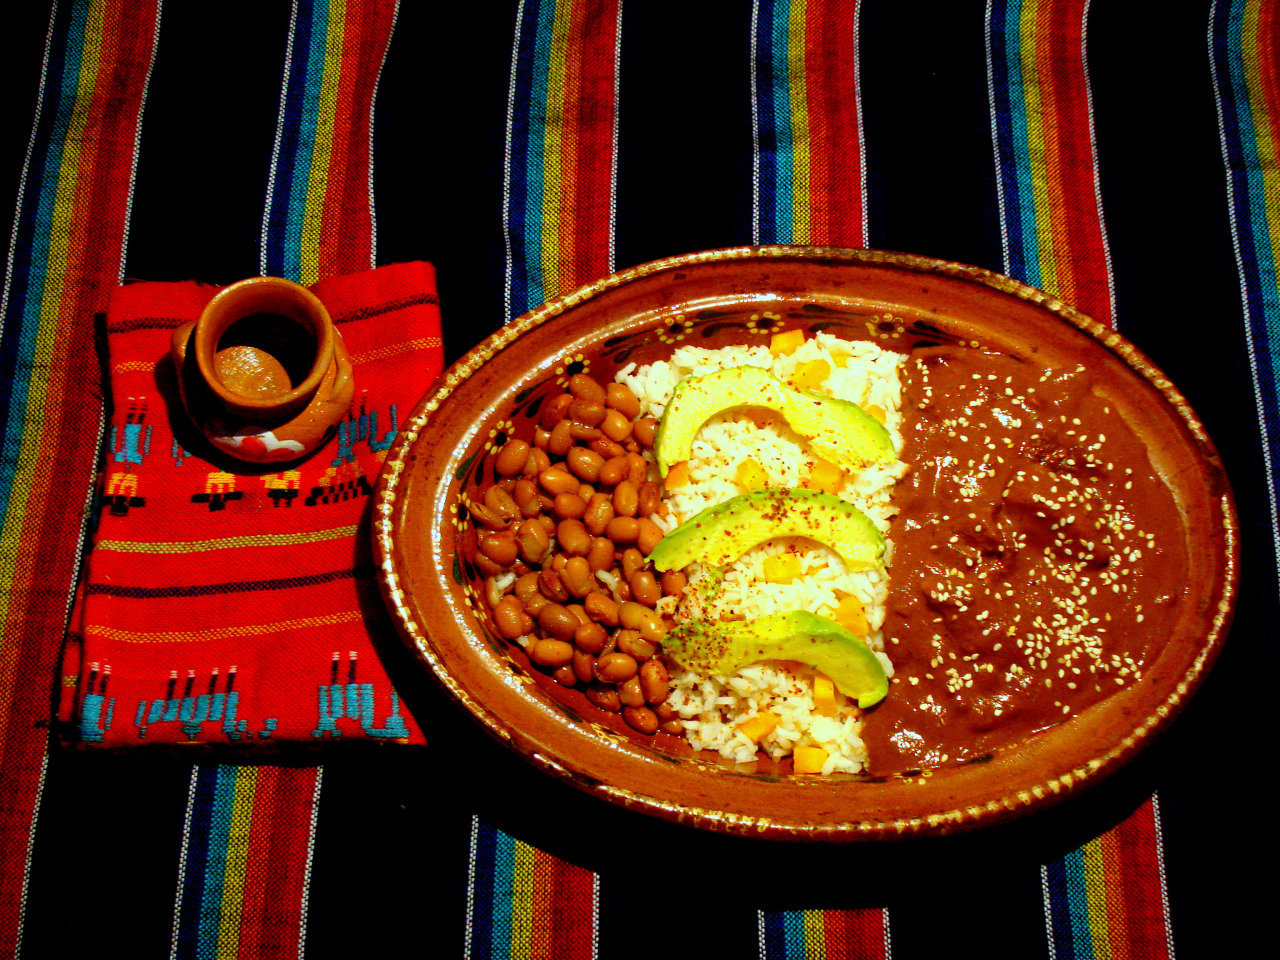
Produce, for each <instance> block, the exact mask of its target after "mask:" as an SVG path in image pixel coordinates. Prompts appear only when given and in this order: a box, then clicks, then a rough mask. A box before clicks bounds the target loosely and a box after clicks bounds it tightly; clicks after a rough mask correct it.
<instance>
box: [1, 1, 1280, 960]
mask: <svg viewBox="0 0 1280 960" xmlns="http://www.w3.org/2000/svg"><path fill="white" fill-rule="evenodd" d="M5 20H6V26H5V31H4V36H3V39H2V40H0V45H2V46H3V52H4V60H5V66H6V69H7V71H8V74H9V78H10V79H9V83H8V84H6V89H5V96H4V98H3V104H2V106H0V110H3V114H2V116H3V124H4V128H3V129H4V133H5V136H4V138H3V141H2V142H3V153H2V163H3V177H4V183H5V184H6V185H7V186H6V190H7V191H8V192H7V196H8V198H9V201H8V202H9V203H10V204H11V206H10V209H11V210H12V211H13V213H12V217H11V221H10V222H11V226H10V232H9V241H8V245H7V246H6V248H5V249H6V250H7V254H6V270H5V278H4V286H3V293H2V297H0V311H2V320H0V322H2V323H3V327H2V328H0V416H2V417H3V418H4V434H3V436H4V440H3V453H2V455H0V518H2V522H3V529H2V536H3V546H2V547H0V605H2V606H3V611H4V618H3V623H4V627H3V629H4V633H3V641H2V646H0V781H2V782H3V789H2V790H0V956H6V957H7V956H23V957H69V956H81V955H97V954H101V953H102V952H103V951H116V952H119V951H120V950H126V951H127V952H128V955H130V956H138V957H155V956H172V957H182V958H185V957H215V956H216V957H222V956H246V957H248V956H266V957H276V956H304V955H305V956H359V957H382V956H391V955H404V950H405V949H407V950H409V951H412V953H410V955H420V956H432V957H435V956H441V957H443V956H469V957H476V958H481V957H507V956H511V957H521V956H524V957H557V958H570V957H580V956H581V957H595V956H599V957H612V956H622V955H631V954H639V953H643V954H644V955H646V956H650V955H653V954H654V953H656V952H657V951H659V950H663V951H667V952H669V953H672V955H675V956H704V955H705V956H712V955H714V956H760V957H768V958H781V957H797V958H798V957H832V958H835V957H890V956H892V957H894V958H896V960H911V958H923V957H939V956H953V955H961V956H964V955H975V956H977V955H981V956H986V957H1017V958H1028V957H1054V958H1067V957H1070V958H1085V957H1095V958H1103V957H1114V958H1163V957H1174V956H1181V957H1223V956H1227V957H1230V956H1240V955H1243V952H1244V951H1243V948H1241V946H1240V945H1241V944H1254V943H1255V941H1256V943H1257V944H1265V943H1266V942H1274V937H1273V936H1270V935H1268V934H1267V931H1268V930H1272V931H1274V927H1273V926H1272V924H1273V922H1274V917H1275V910H1274V903H1273V901H1274V896H1273V894H1274V892H1275V883H1274V881H1273V880H1270V879H1268V878H1269V877H1272V876H1273V872H1274V869H1275V867H1274V864H1275V855H1276V853H1277V850H1276V829H1275V814H1274V809H1273V808H1274V806H1275V799H1274V797H1275V795H1274V792H1273V791H1272V790H1270V788H1269V787H1268V784H1269V782H1270V779H1271V778H1270V777H1268V776H1267V774H1266V772H1265V771H1266V770H1267V766H1268V760H1269V759H1270V750H1271V748H1272V746H1273V744H1274V743H1275V742H1276V739H1277V736H1276V735H1277V733H1278V732H1280V729H1278V728H1280V724H1278V723H1277V713H1278V711H1277V709H1276V699H1277V696H1276V691H1277V689H1278V688H1280V655H1278V653H1277V647H1278V644H1277V639H1276V626H1275V625H1276V623H1277V621H1278V620H1280V604H1278V600H1277V587H1278V586H1280V580H1278V577H1277V561H1278V549H1280V548H1278V546H1277V545H1278V542H1280V539H1278V538H1280V520H1278V519H1277V515H1276V508H1275V489H1276V487H1275V477H1274V476H1273V465H1274V463H1275V460H1276V455H1277V453H1280V449H1278V448H1277V446H1276V440H1275V439H1274V434H1275V431H1276V429H1277V426H1278V425H1280V420H1278V419H1277V417H1278V416H1280V403H1278V398H1277V384H1278V383H1280V360H1277V351H1278V350H1280V298H1278V291H1277V254H1278V253H1280V169H1278V167H1277V151H1278V148H1280V129H1278V126H1277V125H1278V124H1280V78H1278V64H1277V36H1278V34H1280V3H1277V2H1276V0H1214V2H1209V0H1188V2H1180V3H1172V4H1159V5H1156V4H1137V3H1129V2H1124V0H1093V2H1088V0H1022V2H1018V0H988V2H986V3H983V2H977V0H950V2H948V0H937V2H916V3H908V2H905V0H830V2H826V3H822V2H819V0H754V2H753V0H684V2H680V3H672V2H667V0H489V2H485V3H435V4H416V3H402V4H397V3H393V2H390V0H381V2H378V0H328V2H326V0H294V2H293V3H289V2H284V0H224V2H220V3H217V4H195V3H182V2H178V0H169V2H168V3H164V4H162V3H160V2H159V0H65V2H59V3H56V4H53V5H52V6H51V7H45V6H44V5H40V4H30V5H24V8H23V12H21V13H17V12H15V11H13V10H6V13H5ZM747 243H802V244H809V243H813V244H834V245H841V246H855V247H862V246H866V247H876V248H887V249H896V250H904V251H910V252H914V253H920V254H924V255H928V256H934V257H940V258H945V259H950V260H957V261H961V262H965V263H971V264H977V265H980V266H983V267H988V268H992V269H995V270H998V271H1001V272H1004V273H1008V274H1011V275H1013V276H1015V277H1017V278H1020V279H1022V280H1025V281H1027V282H1029V283H1031V284H1034V285H1036V286H1039V287H1041V288H1043V289H1045V290H1047V291H1049V292H1050V293H1052V294H1054V295H1055V296H1058V297H1060V298H1062V299H1064V300H1066V301H1069V302H1071V303H1073V304H1076V305H1078V306H1079V307H1080V308H1082V309H1083V310H1084V311H1085V312H1087V313H1089V314H1091V315H1092V316H1094V317H1095V318H1097V319H1098V320H1100V321H1103V322H1105V323H1107V324H1111V325H1114V326H1115V327H1116V328H1117V329H1118V330H1120V331H1121V332H1122V333H1123V334H1125V335H1126V336H1128V337H1129V338H1131V339H1132V340H1134V341H1135V342H1136V343H1137V344H1138V345H1139V346H1140V347H1141V348H1142V349H1143V350H1144V351H1146V352H1147V353H1148V354H1149V355H1150V356H1151V357H1152V358H1153V359H1154V360H1155V361H1156V363H1157V364H1159V365H1160V366H1162V367H1163V369H1164V370H1165V371H1166V372H1167V373H1168V374H1169V375H1170V377H1171V378H1172V379H1173V381H1174V382H1175V383H1176V384H1177V385H1178V386H1179V387H1180V389H1181V390H1182V391H1183V392H1184V393H1185V394H1186V395H1187V396H1188V397H1189V399H1190V401H1191V402H1192V404H1193V405H1194V406H1195V407H1196V409H1197V411H1198V412H1199V414H1200V415H1201V416H1202V418H1203V420H1204V422H1205V423H1206V425H1207V427H1208V429H1209V431H1210V433H1211V434H1212V436H1213V437H1214V438H1215V440H1216V442H1217V443H1218V445H1219V447H1220V449H1221V451H1222V454H1223V457H1224V460H1225V462H1226V464H1227V468H1228V470H1229V472H1230V475H1231V477H1232V481H1233V484H1234V487H1235V492H1236V496H1237V499H1238V502H1239V507H1240V513H1241V517H1242V523H1243V528H1244V529H1243V556H1244V563H1243V581H1242V591H1241V599H1240V604H1239V607H1238V612H1237V617H1236V626H1235V629H1234V631H1233V635H1232V637H1231V639H1230V641H1229V643H1228V645H1227V648H1226V650H1225V652H1224V654H1223V656H1222V658H1221V660H1220V661H1219V664H1218V667H1217V668H1216V670H1215V671H1214V673H1213V674H1212V676H1211V677H1210V679H1209V681H1208V683H1207V685H1206V686H1205V688H1204V689H1203V690H1202V691H1201V693H1200V694H1199V695H1198V696H1197V698H1196V699H1195V700H1194V702H1193V703H1192V704H1191V706H1190V707H1189V708H1188V710H1187V711H1186V712H1185V714H1184V715H1183V716H1182V717H1181V718H1180V719H1179V720H1178V721H1177V723H1176V724H1175V725H1174V727H1173V728H1172V729H1171V730H1170V731H1169V733H1168V734H1167V735H1166V736H1165V737H1163V738H1162V739H1161V740H1160V741H1159V742H1158V743H1157V744H1156V745H1155V746H1154V747H1153V748H1152V749H1151V750H1150V751H1148V752H1147V753H1146V754H1144V755H1143V756H1142V757H1141V758H1140V759H1139V760H1138V761H1137V762H1136V763H1135V764H1134V765H1133V766H1132V767H1130V768H1129V769H1127V770H1126V771H1124V772H1123V773H1122V774H1120V775H1119V776H1118V777H1116V778H1115V779H1113V780H1112V781H1110V782H1108V783H1106V784H1105V785H1104V786H1102V787H1100V788H1098V789H1095V790H1093V791H1091V792H1089V793H1087V794H1085V795H1083V796H1081V797H1080V798H1078V799H1075V800H1073V801H1071V802H1069V803H1068V804H1066V805H1065V806H1062V807H1059V808H1056V809H1054V810H1052V811H1049V812H1047V813H1045V814H1043V815H1040V816H1037V817H1034V818H1032V819H1030V820H1027V821H1025V822H1022V823H1018V824H1015V825H1011V826H1009V827H1002V828H998V829H995V830H988V831H983V832H979V833H975V834H971V835H965V836H960V837H955V838H948V839H944V840H942V841H936V842H926V843H904V844H892V845H888V846H884V847H881V846H870V847H867V846H859V847H852V848H850V847H827V846H791V845H780V844H764V843H757V842H752V841H746V840H736V839H731V838H724V837H712V836H705V835H702V834H698V833H694V832H692V831H689V830H685V829H682V828H676V827H671V826H668V825H665V824H659V823H657V822H653V821H650V820H648V819H644V818H637V817H635V816H633V815H628V814H625V813H623V812H622V811H620V810H615V809H614V808H612V807H607V808H606V807H605V806H604V805H603V804H600V803H598V802H596V801H594V800H591V799H590V798H588V797H586V796H583V795H580V794H578V793H576V792H575V791H572V790H571V789H570V788H568V787H566V786H563V785H561V784H559V783H558V782H554V781H552V780H550V778H547V777H545V776H542V775H540V774H537V773H536V772H535V771H533V770H532V769H531V768H529V767H527V766H526V765H525V764H524V763H523V762H521V761H519V760H518V759H516V758H514V757H511V756H508V755H507V754H506V753H505V752H504V751H503V750H502V749H501V748H500V747H498V746H497V745H496V744H493V743H491V742H490V741H489V740H488V739H487V738H485V737H484V736H483V734H481V733H479V732H478V731H476V730H475V729H473V728H471V727H470V726H469V725H468V724H466V723H463V722H461V721H460V719H459V716H458V714H456V713H454V712H453V711H452V710H451V708H450V705H448V704H446V703H443V702H440V701H439V700H438V699H437V695H436V694H434V693H433V691H432V690H431V688H429V687H428V686H427V685H426V684H423V689H422V690H421V691H419V692H418V695H417V697H416V702H415V703H411V704H410V705H411V706H412V707H413V709H414V712H415V715H416V716H417V717H418V719H419V720H420V721H421V723H422V725H423V727H424V729H425V730H426V731H427V735H428V738H429V739H430V741H431V743H430V746H429V747H428V749H427V752H426V754H425V758H424V755H423V754H419V753H414V752H408V753H406V752H403V751H401V752H399V753H397V752H396V751H395V750H394V749H391V750H384V751H379V752H378V753H377V754H375V755H372V756H364V755H361V756H339V755H337V754H335V755H333V756H323V755H322V756H320V757H319V758H317V759H316V760H315V761H314V762H307V763H304V764H296V763H295V764H292V765H288V764H279V763H276V764H272V763H267V764H261V765H254V764H231V763H226V764H223V763H213V762H207V763H200V762H192V761H191V760H181V759H175V760H168V759H165V760H160V759H155V758H151V757H143V756H136V757H135V756H130V755H128V754H126V755H123V756H121V755H111V756H107V755H96V754H94V753H93V752H92V751H80V752H76V753H71V752H68V751H65V750H63V749H60V748H58V747H56V746H52V745H51V744H50V742H49V724H48V718H49V717H50V715H51V704H52V702H53V700H54V698H55V696H56V694H57V691H58V688H59V687H60V685H61V683H62V680H61V678H60V676H59V666H58V663H59V661H58V653H59V646H60V642H61V638H62V635H63V632H64V629H65V624H66V619H67V617H68V613H69V609H70V604H71V599H72V590H73V585H74V583H75V582H76V580H77V576H78V573H79V570H80V565H81V547H82V546H83V544H84V543H86V542H87V537H88V530H89V527H90V520H91V515H92V512H93V509H94V507H93V505H94V500H93V479H94V473H95V463H96V458H97V455H98V450H99V448H100V446H101V444H102V442H103V440H104V437H103V430H102V422H103V420H102V410H103V392H102V389H101V386H100V380H99V376H98V364H99V359H98V355H97V353H96V351H95V344H94V317H95V315H96V314H98V313H99V312H101V311H102V310H103V309H104V307H105V305H106V303H107V300H108V297H109V295H110V292H111V290H112V289H113V287H115V286H116V285H117V284H118V283H120V282H121V281H122V280H124V279H125V278H136V279H147V280H184V279H199V280H203V281H207V282H211V283H227V282H231V281H234V280H237V279H240V278H242V277H246V276H252V275H256V274H258V273H269V274H278V275H284V276H287V277H291V278H293V279H297V280H300V281H302V282H304V283H311V282H314V281H315V280H317V279H319V278H324V277H328V276H332V275H335V274H339V273H345V272H352V271H357V270H364V269H368V268H369V267H371V266H377V265H381V264H386V263H393V262H401V261H409V260H429V261H431V262H433V263H434V264H435V266H436V268H437V270H438V277H439V291H440V300H441V308H442V312H443V316H444V333H445V345H446V351H447V354H448V358H449V359H453V358H456V357H457V356H458V355H460V354H461V353H462V352H463V351H465V350H466V349H467V348H469V347H470V346H472V345H473V344H474V343H476V342H477V341H479V340H480V339H481V338H483V337H484V336H486V335H487V334H489V333H490V332H491V331H493V330H494V329H496V328H498V327H499V326H500V325H501V324H503V323H504V322H506V321H507V320H508V319H510V318H511V317H513V316H516V315H518V314H520V313H522V312H524V311H526V310H528V309H530V308H532V307H534V306H536V305H538V304H539V303H541V302H543V301H545V300H547V299H548V298H551V297H553V296H555V295H557V294H560V293H563V292H566V291H568V290H571V289H573V288H574V287H575V286H577V285H579V284H582V283H584V282H586V281H590V280H592V279H595V278H597V277H599V276H601V275H604V274H606V273H608V272H610V271H611V270H613V269H615V268H621V267H626V266H629V265H633V264H637V263H641V262H645V261H648V260H653V259H656V258H659V257H663V256H668V255H673V254H680V253H686V252H692V251H695V250H700V249H710V248H715V247H726V246H736V245H741V244H747ZM401 945H404V947H401Z"/></svg>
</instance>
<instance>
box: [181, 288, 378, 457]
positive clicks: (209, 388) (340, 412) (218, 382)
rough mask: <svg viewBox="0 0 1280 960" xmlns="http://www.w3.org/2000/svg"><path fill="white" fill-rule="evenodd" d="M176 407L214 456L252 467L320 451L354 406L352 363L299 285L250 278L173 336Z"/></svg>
mask: <svg viewBox="0 0 1280 960" xmlns="http://www.w3.org/2000/svg"><path fill="white" fill-rule="evenodd" d="M170 352H171V355H172V357H173V362H174V364H175V366H176V367H177V370H178V383H179V385H180V388H181V393H182V401H183V405H184V406H185V407H186V410H187V413H188V414H189V415H190V417H191V419H192V420H193V421H194V422H195V424H196V426H197V427H198V428H199V429H200V431H201V433H203V434H204V436H205V437H206V438H207V439H208V440H209V442H210V443H212V444H213V445H214V446H215V447H217V448H218V449H219V450H220V451H222V452H224V453H226V454H229V455H231V456H233V457H236V458H237V459H240V460H246V461H249V462H253V463H271V462H276V461H288V460H296V459H298V458H300V457H304V456H306V455H307V454H309V453H311V452H312V451H314V450H315V449H316V448H318V447H320V446H321V445H322V444H324V442H325V441H326V440H328V438H329V436H330V435H331V434H332V433H333V431H334V430H335V429H336V428H337V425H338V423H339V421H341V420H342V419H343V418H344V417H345V416H346V415H347V412H348V410H349V409H350V407H351V398H352V395H353V393H354V383H353V381H352V376H351V357H350V355H349V354H348V353H347V348H346V345H345V344H344V343H343V341H342V335H341V334H340V333H339V332H338V330H337V328H336V327H335V326H334V325H333V320H332V318H330V316H329V311H328V310H326V309H325V307H324V304H323V303H321V302H320V300H319V299H318V298H317V297H316V295H315V294H313V293H312V292H311V291H310V290H308V289H307V288H306V287H303V286H300V285H299V284H296V283H294V282H293V281H291V280H285V279H282V278H280V277H253V278H251V279H248V280H241V281H240V282H239V283H234V284H232V285H231V286H229V287H225V288H224V289H222V290H221V291H219V292H218V294H217V295H215V296H214V298H213V299H212V300H210V301H209V303H208V305H206V306H205V308H204V312H203V313H202V314H201V315H200V319H199V320H197V321H194V322H191V323H186V324H183V325H182V326H180V327H178V329H176V330H175V331H174V333H173V341H172V344H171V351H170Z"/></svg>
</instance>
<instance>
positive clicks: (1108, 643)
mask: <svg viewBox="0 0 1280 960" xmlns="http://www.w3.org/2000/svg"><path fill="white" fill-rule="evenodd" d="M903 379H904V383H903V413H904V424H903V431H902V432H903V452H902V459H903V460H905V461H906V462H907V463H909V464H911V465H912V471H911V472H910V473H909V474H908V475H907V476H906V477H905V478H904V479H903V480H901V481H900V482H899V484H898V488H897V492H896V494H895V497H896V500H897V502H898V508H899V511H898V515H897V517H896V518H895V519H894V521H893V524H892V527H891V530H890V538H891V539H892V542H893V555H892V558H891V563H890V570H889V572H890V582H891V587H890V594H889V601H888V611H887V617H886V621H885V626H884V634H885V642H886V652H887V653H888V654H889V657H890V658H891V659H892V661H893V664H894V677H893V681H892V686H891V687H890V692H889V696H888V697H887V698H886V699H885V700H884V701H883V702H882V703H881V704H879V705H878V706H877V707H875V708H874V709H873V710H871V711H870V712H869V713H868V715H867V719H866V723H865V726H864V728H863V737H864V739H865V740H866V743H867V747H868V750H869V753H870V756H871V772H872V773H876V774H888V773H900V772H904V771H909V770H913V769H917V768H922V767H929V766H936V765H939V764H945V763H949V762H950V763H954V762H957V761H962V760H966V759H971V758H974V757H981V756H983V755H984V754H986V753H989V752H990V751H991V750H992V749H994V748H996V747H999V746H1002V745H1007V744H1010V743H1012V742H1014V741H1017V740H1019V739H1021V738H1023V737H1025V736H1027V735H1029V734H1032V733H1034V732H1036V731H1038V730H1043V729H1044V728H1046V727H1050V726H1052V725H1053V724H1055V723H1058V722H1060V721H1062V720H1065V719H1067V718H1069V717H1071V716H1073V715H1074V714H1077V713H1079V712H1080V711H1082V710H1083V709H1085V708H1086V707H1088V706H1089V705H1090V704H1093V703H1096V702H1097V701H1099V700H1102V699H1104V698H1105V697H1106V696H1108V695H1109V694H1111V693H1113V692H1115V691H1116V690H1119V689H1121V688H1122V687H1124V686H1126V685H1128V684H1131V683H1133V682H1135V681H1136V680H1137V679H1139V678H1140V677H1141V675H1142V671H1143V668H1144V665H1145V664H1146V663H1147V662H1148V660H1149V659H1150V654H1151V653H1152V651H1153V650H1154V649H1155V648H1156V646H1157V645H1158V644H1159V643H1160V642H1161V639H1162V638H1163V637H1164V636H1166V635H1167V633H1168V631H1169V629H1170V626H1171V624H1172V623H1173V622H1174V618H1175V614H1176V606H1177V603H1178V597H1179V592H1180V590H1181V585H1182V583H1183V581H1184V579H1185V576H1186V557H1185V551H1184V548H1183V544H1182V541H1181V538H1180V537H1179V536H1178V534H1177V531H1178V530H1179V529H1180V525H1179V523H1178V521H1177V516H1178V509H1177V506H1176V504H1175V503H1174V501H1173V498H1172V496H1171V495H1170V493H1169V491H1168V489H1167V488H1166V487H1165V485H1164V484H1163V483H1161V482H1159V481H1158V480H1155V479H1153V476H1154V472H1153V470H1152V467H1151V464H1150V461H1149V460H1148V458H1147V454H1146V449H1145V447H1144V445H1143V443H1142V441H1140V440H1139V439H1138V438H1137V437H1136V436H1135V435H1134V434H1133V432H1132V431H1131V430H1130V429H1129V428H1128V426H1127V425H1126V424H1125V422H1124V420H1123V419H1122V418H1121V417H1120V416H1119V414H1118V413H1117V411H1116V410H1115V408H1114V407H1112V406H1111V405H1109V403H1108V402H1107V401H1106V400H1105V399H1103V398H1100V397H1098V396H1095V395H1094V394H1093V392H1092V388H1091V383H1090V378H1089V374H1088V372H1087V371H1086V370H1085V369H1084V368H1078V369H1075V370H1054V369H1047V368H1045V367H1043V366H1039V365H1037V364H1033V363H1028V362H1024V361H1022V360H1019V359H1018V358H1016V357H1012V356H1008V355H1005V354H994V353H985V352H983V351H981V350H978V349H967V348H964V347H952V346H930V347H924V348H921V349H917V350H916V351H914V352H913V353H912V355H911V357H910V358H909V359H908V361H907V363H906V365H905V367H904V371H903Z"/></svg>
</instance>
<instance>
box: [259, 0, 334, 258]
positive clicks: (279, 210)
mask: <svg viewBox="0 0 1280 960" xmlns="http://www.w3.org/2000/svg"><path fill="white" fill-rule="evenodd" d="M316 6H317V4H315V3H312V2H309V0H296V2H295V3H294V9H293V16H292V17H291V18H290V23H289V31H290V37H289V48H288V53H287V55H286V57H287V59H286V64H285V70H286V75H285V78H284V84H283V89H282V91H281V104H282V106H281V112H280V126H279V129H278V130H277V131H276V148H275V154H276V155H275V157H274V159H273V170H272V192H271V197H270V199H269V201H268V205H267V222H266V224H264V229H263V264H262V272H263V273H265V274H268V275H271V276H282V277H288V278H289V279H291V280H298V279H300V278H301V275H302V262H301V250H302V219H303V218H302V214H303V212H304V211H305V209H306V202H307V194H306V187H307V183H308V181H309V179H310V175H311V153H312V151H313V150H314V148H315V127H316V120H317V117H318V114H319V101H320V94H319V86H320V77H319V76H316V75H314V74H316V72H317V70H316V66H315V64H314V62H313V60H312V58H313V56H314V47H315V44H316V42H317V40H316V38H317V36H318V42H319V44H320V61H319V73H323V68H324V41H325V33H326V31H325V29H324V23H323V22H321V23H319V24H317V22H316V20H317V14H316ZM321 6H323V7H324V8H325V9H324V10H323V11H322V12H321V13H320V14H319V19H320V20H321V21H324V20H325V17H326V15H327V5H326V4H321ZM309 74H313V75H311V76H309ZM299 189H301V191H302V192H301V200H299V196H298V192H299Z"/></svg>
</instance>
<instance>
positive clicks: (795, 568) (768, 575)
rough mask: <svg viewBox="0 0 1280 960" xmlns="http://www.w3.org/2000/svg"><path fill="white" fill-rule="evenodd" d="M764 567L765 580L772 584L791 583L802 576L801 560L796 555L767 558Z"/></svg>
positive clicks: (785, 554)
mask: <svg viewBox="0 0 1280 960" xmlns="http://www.w3.org/2000/svg"><path fill="white" fill-rule="evenodd" d="M762 566H763V568H764V578H765V579H766V580H768V581H769V582H770V583H790V582H791V581H792V580H794V579H795V578H796V577H798V576H800V558H799V557H797V556H796V555H795V554H794V553H783V554H779V555H778V556H776V557H765V558H764V563H763V564H762Z"/></svg>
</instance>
